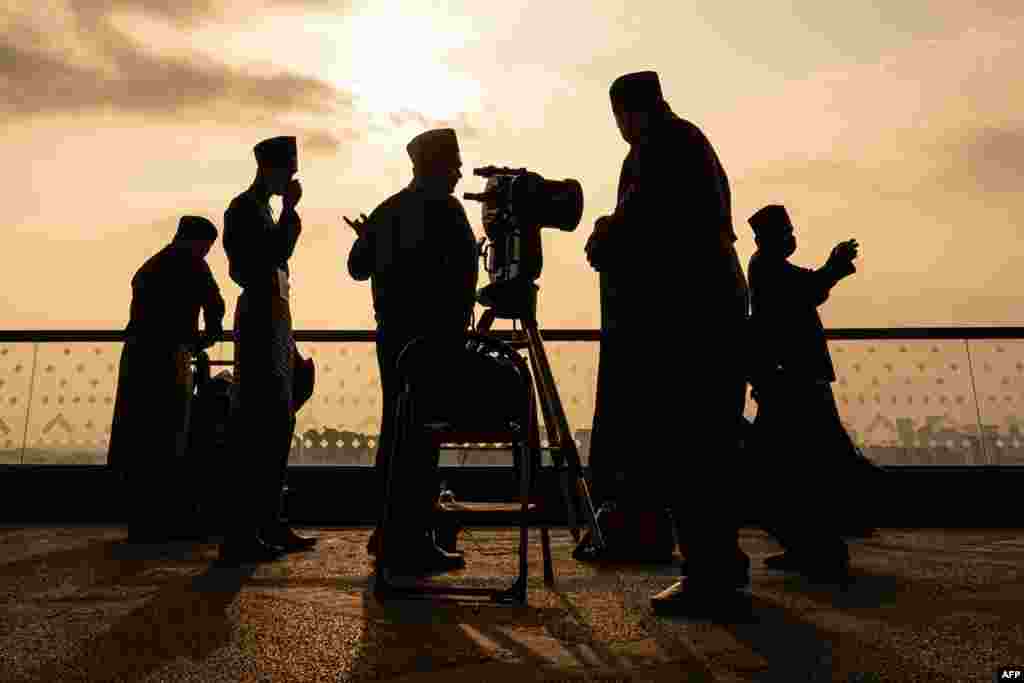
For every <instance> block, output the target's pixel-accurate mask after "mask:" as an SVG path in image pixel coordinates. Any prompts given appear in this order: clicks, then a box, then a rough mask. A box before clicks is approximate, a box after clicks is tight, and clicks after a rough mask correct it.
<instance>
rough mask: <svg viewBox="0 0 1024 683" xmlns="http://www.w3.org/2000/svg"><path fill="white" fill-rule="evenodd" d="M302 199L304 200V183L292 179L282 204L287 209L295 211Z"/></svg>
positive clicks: (282, 198)
mask: <svg viewBox="0 0 1024 683" xmlns="http://www.w3.org/2000/svg"><path fill="white" fill-rule="evenodd" d="M300 199H302V183H300V182H299V179H298V178H292V179H291V181H290V182H289V183H288V187H287V188H286V189H285V191H284V196H282V197H281V204H282V206H283V207H284V208H286V209H294V208H295V207H296V205H297V204H298V203H299V200H300Z"/></svg>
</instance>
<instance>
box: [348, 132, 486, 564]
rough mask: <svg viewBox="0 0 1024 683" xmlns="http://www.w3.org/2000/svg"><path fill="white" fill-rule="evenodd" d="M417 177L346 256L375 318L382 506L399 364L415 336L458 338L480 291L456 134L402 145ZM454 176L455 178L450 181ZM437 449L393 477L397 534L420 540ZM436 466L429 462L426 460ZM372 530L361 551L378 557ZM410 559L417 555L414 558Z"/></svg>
mask: <svg viewBox="0 0 1024 683" xmlns="http://www.w3.org/2000/svg"><path fill="white" fill-rule="evenodd" d="M406 151H407V152H408V154H409V157H410V158H411V159H412V162H413V165H414V178H413V180H412V182H411V183H410V184H409V185H408V187H406V188H405V189H403V190H401V191H399V192H398V193H396V194H394V195H392V196H390V197H388V198H387V199H386V200H384V202H383V203H382V204H381V205H380V206H378V207H377V208H376V209H375V210H374V211H373V212H372V213H371V214H370V216H369V218H368V219H367V221H366V227H365V229H364V230H363V232H362V234H361V235H360V236H359V237H358V238H357V239H356V242H355V244H354V245H353V246H352V251H351V252H350V253H349V257H348V270H349V273H350V275H351V276H352V277H353V278H354V279H355V280H360V281H362V280H367V279H370V280H371V286H372V294H373V306H374V312H375V317H376V321H377V361H378V363H379V366H380V377H381V389H382V393H383V403H382V413H381V431H380V438H379V440H378V444H377V457H376V470H377V474H378V481H379V490H380V492H381V499H382V500H383V497H384V492H385V485H386V477H387V473H388V467H389V458H390V456H391V448H392V443H393V439H394V435H395V424H394V418H395V409H396V406H397V398H398V393H399V391H400V389H401V387H399V386H397V383H396V379H397V378H396V376H395V372H396V361H397V360H398V356H399V354H400V353H401V351H402V349H404V348H405V346H406V344H408V343H409V342H410V341H411V340H412V339H414V338H416V337H418V336H421V335H444V334H456V335H457V334H462V333H464V332H465V331H466V329H467V327H468V326H469V324H470V320H471V317H472V311H473V306H474V303H475V295H476V285H477V247H476V241H475V239H474V236H473V230H472V228H471V227H470V225H469V220H468V219H467V217H466V212H465V209H463V207H462V204H461V203H460V202H459V200H458V199H456V198H455V197H454V196H452V194H451V188H452V187H453V186H454V183H453V182H452V181H451V180H446V178H450V177H452V176H451V174H452V173H453V172H454V170H456V169H458V168H459V167H460V166H461V164H462V162H461V159H460V156H459V146H458V140H457V138H456V135H455V131H454V130H452V129H439V130H430V131H427V132H425V133H422V134H420V135H418V136H416V137H415V138H413V140H412V141H411V142H410V143H409V144H408V145H407V147H406ZM455 177H457V176H455ZM437 457H438V454H437V453H436V451H435V452H434V453H433V457H432V458H431V457H430V455H429V454H424V456H423V457H415V456H411V457H409V458H408V460H409V462H408V463H407V466H404V467H403V470H402V473H401V474H400V475H399V476H397V477H396V478H395V479H394V485H395V486H396V489H395V490H394V491H393V492H392V496H391V498H392V500H393V501H394V505H395V507H394V508H393V509H394V510H395V512H394V513H393V516H392V520H393V522H394V524H395V526H394V527H393V528H394V529H395V530H396V531H395V533H396V535H399V534H405V535H414V536H416V537H417V541H418V540H419V536H422V535H423V534H422V532H423V530H424V529H425V526H424V525H426V524H427V523H428V520H429V518H430V512H431V510H432V506H433V503H434V498H435V497H436V494H437V483H436V482H435V481H434V478H436V477H432V476H431V475H432V474H436V468H437V462H438V460H437ZM431 461H432V462H431ZM378 539H379V536H378V535H377V533H376V532H375V533H374V536H373V537H372V538H371V541H370V544H369V545H368V548H367V550H368V551H369V552H371V553H375V552H376V550H377V548H376V544H377V542H378ZM413 552H415V551H413Z"/></svg>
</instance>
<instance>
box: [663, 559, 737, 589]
mask: <svg viewBox="0 0 1024 683" xmlns="http://www.w3.org/2000/svg"><path fill="white" fill-rule="evenodd" d="M679 573H680V574H682V575H683V576H689V574H690V562H689V561H688V560H683V562H682V565H681V566H680V570H679ZM728 575H729V576H730V577H731V579H732V581H731V585H732V586H734V587H735V588H745V587H746V586H748V585H750V558H749V557H747V556H746V555H744V556H743V560H742V561H741V562H740V563H737V564H736V565H735V566H734V567H733V569H731V570H729V574H728Z"/></svg>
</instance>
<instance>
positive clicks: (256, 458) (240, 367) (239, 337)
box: [220, 136, 316, 564]
mask: <svg viewBox="0 0 1024 683" xmlns="http://www.w3.org/2000/svg"><path fill="white" fill-rule="evenodd" d="M253 151H254V153H255V155H256V165H257V169H256V178H255V180H253V182H252V185H250V186H249V189H247V190H246V191H245V192H243V193H242V194H240V195H238V196H237V197H235V198H234V199H233V200H232V201H231V204H230V206H229V207H228V209H227V211H225V213H224V251H225V252H226V253H227V257H228V264H229V274H230V276H231V279H232V280H234V281H235V282H236V283H237V284H238V285H239V286H240V287H241V288H242V293H241V295H240V296H239V297H238V302H237V305H236V307H235V381H236V388H237V391H236V392H235V394H234V399H235V401H234V404H233V405H232V417H231V425H232V426H231V432H232V437H231V440H232V444H233V449H234V451H235V454H236V457H237V459H238V465H237V472H238V476H239V477H244V478H245V479H244V481H245V484H244V485H239V486H238V487H236V488H235V491H236V494H237V496H238V498H239V500H238V501H236V502H235V503H234V508H235V511H236V518H235V519H234V520H232V522H233V523H231V529H230V530H229V532H228V533H226V534H225V540H224V544H223V545H222V546H221V549H220V555H221V560H222V561H223V562H226V563H231V564H233V563H236V562H245V561H267V560H271V559H274V558H276V557H278V556H279V555H280V554H281V553H283V552H290V551H294V550H305V549H308V548H310V547H312V546H313V545H314V544H315V543H316V539H315V538H302V537H300V536H298V535H296V534H295V532H294V531H292V530H291V529H290V528H289V527H288V526H287V525H286V524H284V523H283V522H282V521H281V507H282V496H281V490H282V487H283V477H284V473H285V467H286V464H287V460H288V455H289V453H290V452H291V445H292V437H293V435H294V432H295V387H294V381H293V378H294V373H295V363H296V351H295V340H294V338H293V336H292V316H291V303H290V299H291V293H290V289H291V286H290V282H289V275H290V270H289V266H288V260H289V259H290V258H291V257H292V253H293V252H294V251H295V245H296V242H297V241H298V239H299V235H300V233H301V232H302V222H301V220H300V219H299V214H298V213H297V212H296V209H295V207H296V205H297V204H298V202H299V199H300V198H301V197H302V186H301V185H300V184H299V181H298V180H297V179H296V178H294V176H295V174H296V173H297V172H298V154H297V149H296V143H295V138H294V137H289V136H281V137H275V138H270V139H268V140H264V141H263V142H260V143H259V144H258V145H256V147H255V148H254V150H253ZM272 195H278V196H280V197H281V215H280V216H279V218H278V220H277V221H276V222H275V221H274V217H273V214H272V213H271V210H270V204H269V200H270V197H271V196H272ZM229 507H230V506H229Z"/></svg>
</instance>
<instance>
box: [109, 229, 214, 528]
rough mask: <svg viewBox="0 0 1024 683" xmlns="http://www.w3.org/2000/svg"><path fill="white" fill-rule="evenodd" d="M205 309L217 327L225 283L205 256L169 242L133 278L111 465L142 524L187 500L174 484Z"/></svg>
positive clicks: (134, 517) (209, 322) (206, 317)
mask: <svg viewBox="0 0 1024 683" xmlns="http://www.w3.org/2000/svg"><path fill="white" fill-rule="evenodd" d="M200 309H201V310H202V312H203V318H204V321H205V325H206V330H207V331H208V332H219V331H220V329H221V325H222V320H223V318H224V300H223V298H221V295H220V289H219V288H218V286H217V282H216V280H215V279H214V277H213V274H212V273H211V272H210V267H209V265H207V263H206V261H205V260H203V259H201V258H196V257H195V256H194V255H193V254H191V252H189V251H188V250H186V249H183V248H180V247H178V246H177V245H174V244H171V245H168V246H167V247H165V248H164V249H162V250H161V251H159V252H158V253H157V254H156V255H154V256H153V257H151V258H150V259H148V260H147V261H146V263H145V264H143V266H142V267H141V268H140V269H139V270H138V272H136V273H135V275H134V277H133V278H132V302H131V309H130V314H129V321H128V325H127V326H126V328H125V335H126V341H125V344H124V347H123V348H122V350H121V361H120V366H119V369H118V379H117V393H116V398H115V401H114V417H113V423H112V425H111V430H110V447H109V450H108V453H107V465H108V466H109V467H110V468H111V469H112V470H114V471H117V472H118V473H119V474H120V475H121V477H122V478H123V479H124V480H126V481H127V482H128V486H129V494H130V499H131V501H130V506H131V508H132V512H131V515H130V516H131V519H132V520H133V522H134V523H135V524H138V525H142V526H145V525H146V524H147V523H154V524H156V523H158V521H159V520H158V518H159V517H160V516H161V515H166V516H168V517H173V515H174V507H175V505H176V502H175V501H176V500H178V501H180V500H181V497H180V496H177V494H179V493H181V492H180V491H178V490H177V487H176V486H175V485H174V484H175V483H176V482H179V480H180V478H181V475H182V474H183V473H182V472H181V471H180V470H181V466H182V463H183V461H184V456H185V449H186V446H187V440H188V424H189V409H190V404H191V398H192V372H191V367H190V364H189V353H188V350H187V348H186V346H187V345H188V344H190V343H192V342H194V341H195V340H196V338H197V336H198V323H199V312H200ZM168 496H171V497H170V498H169V497H168ZM177 511H178V512H181V511H182V510H180V509H179V510H177Z"/></svg>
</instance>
